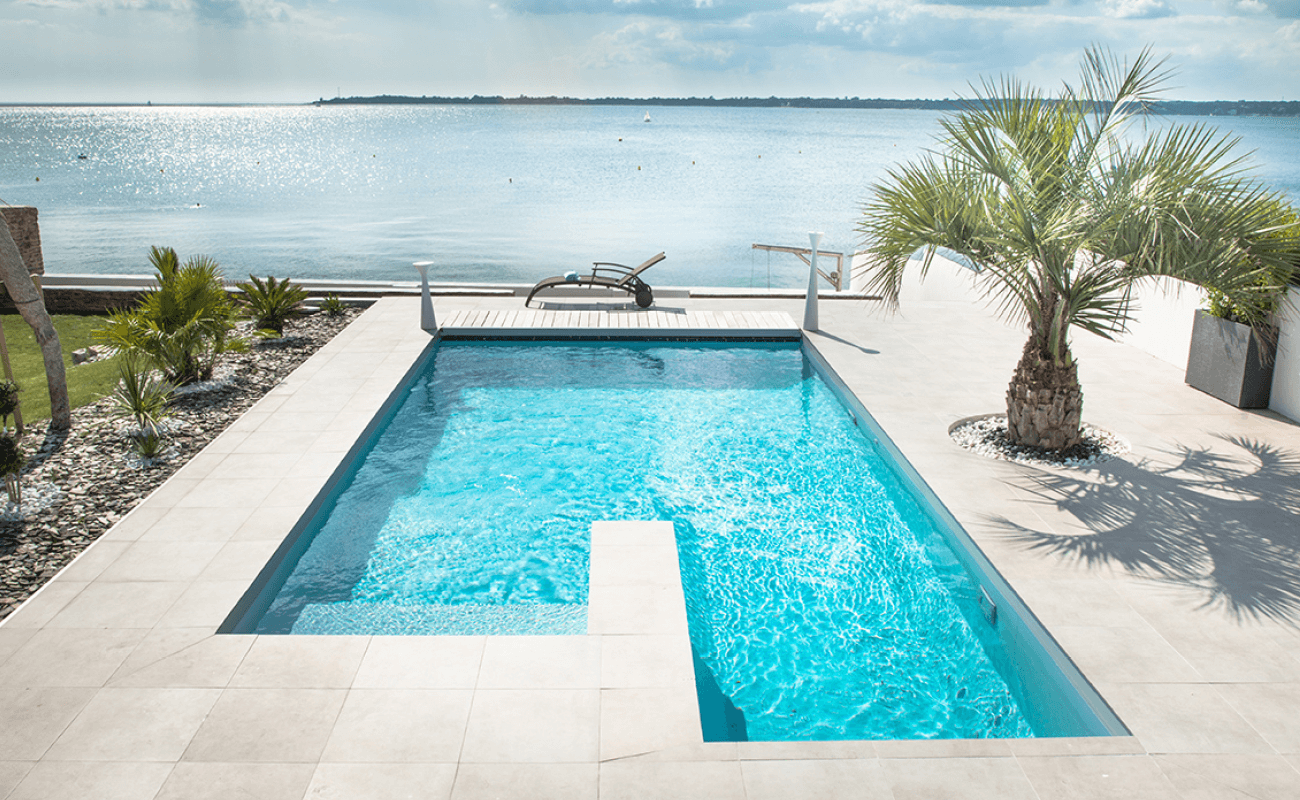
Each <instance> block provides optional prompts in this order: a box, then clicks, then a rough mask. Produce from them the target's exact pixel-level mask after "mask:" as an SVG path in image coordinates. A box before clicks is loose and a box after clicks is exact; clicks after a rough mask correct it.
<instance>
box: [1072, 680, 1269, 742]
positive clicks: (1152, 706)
mask: <svg viewBox="0 0 1300 800" xmlns="http://www.w3.org/2000/svg"><path fill="white" fill-rule="evenodd" d="M1097 688H1098V689H1100V690H1101V694H1102V696H1103V697H1105V698H1106V700H1107V701H1109V702H1110V704H1111V706H1112V707H1113V708H1114V709H1115V711H1116V713H1118V714H1119V716H1120V719H1122V720H1124V723H1125V724H1126V725H1128V727H1129V729H1130V730H1132V731H1133V734H1134V735H1135V736H1137V737H1138V738H1139V739H1141V740H1142V744H1143V745H1144V746H1145V747H1146V748H1147V751H1148V752H1150V753H1154V754H1163V753H1260V752H1268V751H1269V749H1270V748H1269V746H1268V745H1267V743H1266V742H1265V741H1264V739H1263V738H1261V737H1260V735H1259V733H1258V732H1257V731H1256V730H1255V729H1254V728H1252V727H1251V726H1250V724H1249V723H1248V722H1247V721H1246V720H1245V719H1244V718H1242V716H1241V715H1240V714H1238V713H1237V712H1236V711H1235V710H1234V709H1233V708H1232V707H1231V706H1230V705H1229V704H1228V703H1227V702H1226V701H1225V700H1224V698H1223V696H1222V694H1221V693H1220V688H1221V687H1216V686H1212V685H1209V684H1193V683H1177V684H1170V683H1124V684H1099V685H1098V687H1097Z"/></svg>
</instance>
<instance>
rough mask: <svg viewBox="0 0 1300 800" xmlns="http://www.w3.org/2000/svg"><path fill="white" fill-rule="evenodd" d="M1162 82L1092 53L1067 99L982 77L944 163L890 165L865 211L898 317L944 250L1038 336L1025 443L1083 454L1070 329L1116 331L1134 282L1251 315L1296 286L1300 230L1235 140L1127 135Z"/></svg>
mask: <svg viewBox="0 0 1300 800" xmlns="http://www.w3.org/2000/svg"><path fill="white" fill-rule="evenodd" d="M1169 75H1170V73H1169V72H1168V71H1167V70H1165V69H1164V67H1163V62H1162V61H1155V60H1153V59H1152V57H1151V53H1150V50H1149V49H1148V50H1144V51H1143V52H1142V53H1141V55H1139V56H1138V58H1137V59H1136V60H1135V61H1134V62H1133V63H1132V64H1131V65H1129V64H1128V63H1120V62H1119V61H1118V60H1117V59H1116V58H1115V57H1114V56H1112V55H1111V54H1110V53H1108V52H1105V51H1103V50H1100V49H1097V48H1093V49H1090V50H1089V51H1088V52H1087V53H1086V55H1085V58H1084V62H1083V67H1082V77H1081V80H1080V84H1079V86H1078V88H1075V87H1072V86H1069V85H1066V86H1065V87H1064V88H1063V89H1062V91H1061V93H1060V94H1059V96H1057V97H1048V96H1047V95H1045V94H1044V93H1043V92H1042V91H1041V90H1038V89H1036V88H1033V87H1030V86H1028V85H1025V84H1022V83H1021V82H1019V81H1017V80H1015V79H1013V78H1002V79H1001V80H999V81H997V82H990V81H987V80H986V81H983V82H982V83H981V84H980V86H979V87H977V88H976V89H975V90H974V91H975V96H974V98H973V99H972V100H970V101H967V102H966V103H964V107H963V109H962V110H961V111H960V112H958V113H955V114H954V115H952V116H950V117H948V118H946V119H944V120H943V121H942V123H941V124H942V127H943V131H944V135H943V136H941V137H940V139H939V143H940V145H941V149H940V151H938V152H932V153H929V154H927V155H925V156H923V157H921V158H920V159H919V160H917V161H915V162H913V163H911V164H907V165H904V166H900V167H898V168H896V169H894V170H891V171H890V172H889V177H888V179H887V180H886V181H884V182H883V183H881V184H878V185H876V186H875V187H873V190H872V197H871V199H870V200H869V201H868V202H867V204H866V205H865V207H864V217H863V220H862V221H861V222H860V223H859V225H858V231H859V232H861V233H862V234H863V235H864V238H865V241H866V246H867V247H868V249H869V250H871V251H872V253H873V256H874V260H873V262H872V267H871V273H870V276H869V278H868V288H870V289H874V290H875V291H878V292H880V293H881V294H883V295H884V296H885V297H886V298H887V299H888V300H889V301H890V302H891V303H892V304H897V300H898V290H899V287H900V286H901V284H902V278H903V273H904V270H906V269H907V268H908V265H909V259H911V257H912V256H913V255H914V254H916V253H917V252H918V251H920V252H922V253H923V258H922V259H921V260H920V265H919V268H920V270H921V275H922V276H924V275H925V272H926V271H927V270H928V269H929V268H930V265H931V263H932V260H933V257H934V255H935V252H936V249H938V248H945V249H947V250H949V251H952V252H955V253H956V254H958V255H959V256H961V257H963V258H964V259H966V260H968V261H969V262H970V263H971V264H972V265H973V266H974V267H975V268H976V270H977V275H978V280H979V282H980V285H981V287H982V289H983V290H984V292H985V293H986V296H988V297H990V298H992V299H993V300H995V301H996V304H997V308H998V311H999V312H1000V313H1001V314H1002V315H1003V316H1004V317H1005V318H1007V319H1009V320H1011V321H1013V322H1020V323H1026V324H1027V325H1028V328H1029V339H1028V341H1027V342H1026V343H1025V348H1024V353H1023V355H1022V357H1021V359H1020V363H1019V364H1018V365H1017V366H1016V370H1015V374H1014V376H1013V378H1012V380H1011V385H1010V387H1009V388H1008V390H1007V417H1008V429H1009V431H1008V432H1009V436H1010V438H1011V440H1012V441H1013V442H1014V443H1017V444H1023V445H1029V446H1036V447H1042V448H1045V449H1049V450H1064V449H1068V448H1070V447H1072V446H1074V445H1075V444H1077V443H1079V441H1080V440H1081V432H1080V420H1081V412H1082V408H1083V394H1082V391H1081V390H1080V387H1079V379H1078V373H1077V365H1076V363H1075V360H1074V357H1073V356H1072V355H1071V353H1070V345H1069V332H1070V329H1071V328H1072V327H1079V328H1082V329H1083V330H1086V331H1090V332H1092V333H1095V334H1098V335H1101V336H1104V337H1106V338H1113V337H1114V336H1115V335H1116V334H1118V333H1120V332H1122V331H1123V330H1124V329H1125V324H1126V323H1127V321H1128V320H1129V311H1130V292H1131V288H1132V285H1133V283H1134V281H1136V280H1137V279H1139V278H1142V277H1146V276H1154V275H1166V276H1172V277H1176V278H1181V279H1183V280H1187V281H1190V282H1192V283H1195V284H1198V285H1201V286H1204V287H1207V288H1209V289H1213V290H1216V291H1219V292H1222V293H1223V294H1224V295H1226V296H1228V297H1230V298H1234V299H1237V300H1240V301H1242V302H1244V303H1246V304H1252V303H1259V302H1260V301H1262V300H1266V299H1267V298H1269V297H1272V296H1275V295H1276V293H1277V292H1279V291H1281V289H1282V288H1283V287H1285V285H1286V281H1287V278H1289V276H1290V274H1291V270H1292V269H1293V266H1292V264H1293V261H1292V259H1293V255H1291V254H1293V253H1294V252H1295V250H1296V247H1297V244H1298V243H1300V226H1298V225H1297V224H1296V222H1295V216H1294V212H1293V210H1292V209H1291V208H1290V207H1289V205H1288V204H1287V203H1286V202H1285V201H1284V200H1283V198H1282V197H1281V195H1278V194H1276V193H1274V192H1271V191H1269V190H1268V189H1266V188H1265V187H1263V186H1262V185H1261V184H1260V183H1259V182H1258V181H1256V180H1255V179H1253V178H1252V177H1251V176H1250V175H1249V173H1248V171H1247V167H1246V164H1245V163H1244V161H1243V159H1242V158H1241V157H1237V156H1235V155H1234V154H1233V148H1234V147H1235V146H1236V144H1237V140H1236V139H1234V138H1231V137H1227V136H1220V135H1219V134H1217V133H1216V132H1214V131H1213V130H1212V129H1209V128H1206V127H1204V126H1201V125H1192V126H1183V125H1175V126H1170V127H1167V128H1165V129H1163V130H1162V131H1159V132H1156V133H1151V132H1148V131H1146V130H1144V129H1139V128H1137V127H1136V126H1134V125H1132V123H1133V122H1134V121H1135V120H1137V119H1139V118H1140V117H1141V115H1143V114H1145V113H1146V112H1147V111H1149V110H1150V108H1151V104H1152V103H1153V101H1154V99H1155V97H1156V95H1157V94H1158V93H1159V92H1160V91H1161V90H1162V87H1163V85H1164V84H1165V82H1166V81H1167V80H1168V78H1169Z"/></svg>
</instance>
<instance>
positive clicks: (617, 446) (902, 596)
mask: <svg viewBox="0 0 1300 800" xmlns="http://www.w3.org/2000/svg"><path fill="white" fill-rule="evenodd" d="M325 511H327V512H328V513H326V514H322V515H319V518H318V521H316V522H313V523H312V525H311V526H310V528H309V529H308V531H307V535H308V537H309V538H307V539H305V541H307V542H309V545H308V546H306V547H305V548H299V551H300V555H299V556H298V558H297V561H296V564H286V565H285V569H286V570H287V569H288V567H289V566H292V572H290V573H289V575H288V577H287V579H286V580H285V581H284V583H283V586H282V587H281V588H280V589H279V592H278V594H277V595H276V596H275V599H274V600H273V601H272V602H271V604H270V607H269V609H268V610H267V611H266V613H265V614H264V615H263V616H262V617H261V619H260V621H258V622H257V624H256V627H255V630H256V632H259V633H306V634H353V633H355V634H362V633H381V634H437V633H444V634H446V633H450V634H458V633H459V634H482V633H497V634H512V633H584V632H585V629H586V628H585V625H586V600H587V572H588V553H589V535H590V526H591V523H592V522H593V521H596V520H605V519H639V520H651V519H657V520H670V521H672V522H673V523H674V526H675V530H676V535H677V540H678V550H679V557H680V562H681V570H682V580H683V586H684V589H685V592H686V598H687V614H688V619H689V623H690V632H691V642H692V646H693V649H694V651H695V654H696V670H697V678H698V681H699V685H700V695H701V699H702V716H703V717H704V721H705V729H706V734H707V735H710V736H711V738H749V739H766V740H810V739H879V738H923V737H924V738H930V737H936V738H958V737H959V738H981V737H1014V736H1032V735H1034V734H1035V731H1034V727H1033V725H1031V723H1030V719H1031V718H1032V716H1033V715H1032V714H1026V713H1025V712H1024V711H1022V709H1021V702H1022V701H1021V700H1020V698H1019V697H1018V694H1023V692H1022V691H1021V684H1020V682H1019V681H1013V684H1014V685H1015V686H1016V687H1017V688H1016V689H1015V690H1014V691H1013V689H1012V688H1010V687H1009V686H1008V683H1007V681H1006V680H1004V679H1003V674H1002V673H1000V672H999V668H998V666H999V664H1000V665H1001V666H1002V669H1003V671H1005V670H1006V669H1008V664H1009V662H1010V660H1011V659H1009V658H1008V656H1007V654H1006V653H1004V652H1001V651H1000V649H999V648H1000V647H1001V645H1000V644H999V643H998V641H997V637H996V636H995V635H994V634H993V633H992V632H991V627H990V626H989V625H988V624H987V623H986V622H985V621H984V618H983V617H982V616H981V613H980V610H979V605H978V603H977V600H976V597H977V592H978V587H976V586H975V585H974V584H973V583H972V582H971V581H970V579H969V578H968V576H967V573H966V571H965V570H964V569H963V568H962V566H961V564H960V563H959V560H958V559H957V558H956V557H955V555H954V553H953V551H952V550H950V549H949V547H948V545H947V544H946V542H945V539H944V537H943V536H942V535H940V533H939V531H938V530H937V529H936V526H935V523H934V521H933V519H932V518H931V516H930V515H929V514H928V513H927V512H926V510H925V508H924V507H923V506H922V504H920V503H919V502H918V501H917V500H916V498H915V496H914V495H913V494H912V493H911V492H909V491H908V489H907V488H906V486H905V485H904V484H903V483H902V481H901V480H900V479H899V477H898V476H897V474H896V472H895V470H894V469H892V468H891V466H890V463H889V461H888V459H887V458H886V457H884V456H883V455H882V454H881V452H880V451H879V448H878V447H877V446H876V445H874V444H873V443H872V442H871V441H870V440H869V438H868V437H867V436H864V435H863V433H862V431H861V430H860V428H859V427H858V426H857V425H856V424H855V421H854V419H853V418H852V417H851V415H850V414H849V413H848V412H847V411H846V409H845V407H844V406H843V405H842V404H841V403H840V402H839V400H838V398H837V397H836V396H835V394H834V393H833V392H832V391H831V389H830V388H829V387H828V386H827V385H826V384H825V383H824V382H823V381H822V380H821V378H820V377H819V376H818V374H817V372H816V370H815V369H813V367H812V365H811V364H810V363H809V361H808V360H807V358H806V357H805V355H804V353H803V352H802V350H801V348H800V346H799V344H798V343H746V344H734V343H732V344H701V343H645V342H641V343H617V344H615V343H608V342H601V343H597V342H547V343H537V342H528V343H509V342H443V343H441V344H439V345H438V346H437V349H436V351H435V352H434V355H433V358H432V359H431V360H430V361H429V362H428V364H427V366H426V368H425V369H424V370H423V371H422V372H421V373H420V374H419V376H418V377H417V379H416V380H415V381H414V382H413V383H411V385H410V386H409V388H408V389H407V390H406V394H405V396H404V397H403V398H402V399H401V401H400V403H399V404H398V405H397V406H396V408H395V410H394V412H393V414H392V418H391V420H390V421H389V423H388V424H387V426H386V427H385V428H384V429H383V430H382V431H381V432H380V433H379V434H378V435H377V436H376V437H375V438H374V440H373V442H372V444H371V448H370V450H369V452H368V454H367V455H366V457H365V458H364V459H362V460H361V461H359V462H358V465H357V466H356V467H355V468H354V469H353V470H352V472H351V473H350V474H349V475H348V476H346V479H345V480H344V481H343V483H342V488H341V491H339V492H338V493H337V498H336V499H335V500H334V502H333V503H332V507H327V508H326V509H325ZM290 560H292V559H290Z"/></svg>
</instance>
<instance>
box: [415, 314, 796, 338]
mask: <svg viewBox="0 0 1300 800" xmlns="http://www.w3.org/2000/svg"><path fill="white" fill-rule="evenodd" d="M441 328H442V333H443V335H446V336H548V335H569V336H572V335H574V334H594V335H598V336H610V337H619V336H627V337H638V338H642V337H652V338H653V337H660V336H663V337H669V336H671V337H677V336H707V337H710V338H719V337H737V338H746V337H764V338H766V337H779V338H790V339H797V338H799V336H800V333H799V326H798V325H797V324H795V321H794V320H793V319H791V318H790V315H789V314H786V313H784V312H773V311H681V310H674V311H660V310H658V309H645V310H641V309H637V310H626V309H609V310H570V311H566V310H548V309H532V308H524V309H514V310H460V311H453V312H451V313H450V314H448V315H447V317H446V319H444V320H443V321H442V326H441Z"/></svg>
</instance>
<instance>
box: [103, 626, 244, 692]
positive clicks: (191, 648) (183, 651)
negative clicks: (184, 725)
mask: <svg viewBox="0 0 1300 800" xmlns="http://www.w3.org/2000/svg"><path fill="white" fill-rule="evenodd" d="M253 638H254V637H252V636H214V635H213V633H212V630H211V629H210V628H155V629H154V630H152V631H149V632H148V633H147V634H146V635H145V637H144V639H143V640H141V642H140V644H139V645H138V646H137V647H136V648H135V649H134V650H133V651H131V655H130V656H128V657H127V658H126V660H125V661H123V662H122V664H121V666H119V667H118V668H117V671H116V672H114V673H113V676H112V678H110V679H109V682H108V685H109V686H115V687H128V686H132V687H137V688H141V687H143V688H160V689H167V688H172V689H184V688H190V689H221V688H224V687H225V686H226V685H228V684H229V683H230V677H231V676H232V675H234V674H235V669H236V668H237V667H238V666H239V664H240V662H241V661H243V660H244V655H245V654H246V653H247V652H248V648H249V647H250V646H252V644H253Z"/></svg>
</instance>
